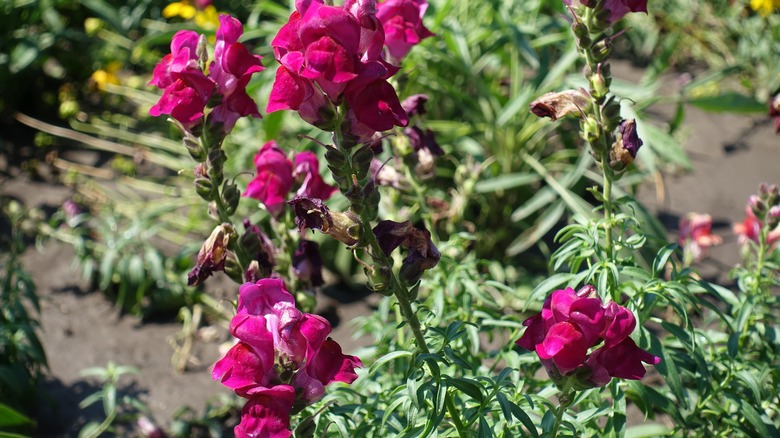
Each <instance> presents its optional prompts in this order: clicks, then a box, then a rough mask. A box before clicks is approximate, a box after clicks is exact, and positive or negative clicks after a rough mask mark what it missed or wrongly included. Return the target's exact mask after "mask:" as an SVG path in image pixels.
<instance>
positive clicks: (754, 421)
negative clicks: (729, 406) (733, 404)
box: [739, 400, 777, 437]
mask: <svg viewBox="0 0 780 438" xmlns="http://www.w3.org/2000/svg"><path fill="white" fill-rule="evenodd" d="M739 411H740V412H741V413H742V415H743V416H744V417H745V418H746V419H747V421H749V422H750V424H751V425H752V426H753V427H754V428H755V430H756V433H757V434H758V436H762V437H768V436H777V431H775V434H770V433H769V429H768V428H767V425H766V424H765V423H764V422H763V420H761V415H760V414H759V413H758V411H756V408H754V407H753V406H751V405H750V403H748V402H747V401H746V400H740V401H739Z"/></svg>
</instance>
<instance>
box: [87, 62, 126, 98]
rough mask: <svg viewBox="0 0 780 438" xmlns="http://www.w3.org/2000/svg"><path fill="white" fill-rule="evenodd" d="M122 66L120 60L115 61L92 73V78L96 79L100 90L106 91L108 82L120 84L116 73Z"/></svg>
mask: <svg viewBox="0 0 780 438" xmlns="http://www.w3.org/2000/svg"><path fill="white" fill-rule="evenodd" d="M120 68H122V64H121V63H120V62H119V61H113V62H111V63H109V64H108V65H107V66H106V69H105V70H103V69H100V70H96V71H95V72H94V73H92V76H91V79H92V80H93V81H95V84H96V85H97V87H98V90H100V91H106V84H113V85H119V78H118V77H117V76H116V73H117V72H118V71H119V69H120Z"/></svg>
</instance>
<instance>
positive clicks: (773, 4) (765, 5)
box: [750, 0, 780, 17]
mask: <svg viewBox="0 0 780 438" xmlns="http://www.w3.org/2000/svg"><path fill="white" fill-rule="evenodd" d="M750 8H751V9H753V10H754V11H756V12H758V13H759V14H761V15H762V16H764V17H766V16H767V15H769V14H771V13H772V11H773V10H774V9H775V8H777V9H780V0H750Z"/></svg>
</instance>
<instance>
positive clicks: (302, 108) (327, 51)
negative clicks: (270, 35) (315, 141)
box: [266, 0, 407, 139]
mask: <svg viewBox="0 0 780 438" xmlns="http://www.w3.org/2000/svg"><path fill="white" fill-rule="evenodd" d="M375 6H376V2H375V1H370V0H363V1H357V2H355V1H347V2H345V4H344V5H343V7H340V6H331V5H327V4H325V3H324V2H323V0H307V1H303V0H299V1H296V10H295V11H294V12H293V13H292V14H291V15H290V18H289V20H288V22H287V23H286V24H285V25H284V26H282V28H281V29H279V32H278V33H277V34H276V37H274V39H273V41H271V46H272V47H273V48H274V56H275V58H276V60H277V61H278V62H279V64H280V66H279V67H278V70H277V71H276V79H275V81H274V85H273V88H272V90H271V95H270V96H269V101H268V107H267V109H266V110H267V111H268V112H273V111H279V110H284V109H290V110H294V111H298V113H299V115H300V116H301V118H303V119H304V120H305V121H306V122H308V123H310V124H312V125H314V126H317V127H319V128H321V129H325V130H331V131H332V130H334V129H335V128H336V126H334V123H335V121H336V110H335V107H336V106H339V105H341V104H342V103H344V102H346V104H347V106H348V107H349V111H347V113H346V114H345V120H346V121H347V123H349V124H350V129H349V131H350V132H351V133H353V135H356V136H357V137H359V138H361V139H367V138H370V136H371V135H373V133H374V132H376V131H386V130H388V129H390V128H392V127H393V126H405V125H406V123H407V118H406V113H405V112H404V110H403V108H401V104H400V102H399V100H398V96H397V95H396V93H395V90H394V89H393V87H392V86H391V85H390V84H389V83H388V82H387V79H388V78H389V77H391V76H392V75H394V74H395V73H396V72H397V71H398V68H397V67H394V66H392V65H391V64H389V63H387V62H386V61H385V60H384V59H383V58H382V56H381V55H382V47H383V44H384V40H385V35H384V32H383V30H382V25H381V23H380V22H379V21H378V20H377V17H376V11H375V9H376V7H375Z"/></svg>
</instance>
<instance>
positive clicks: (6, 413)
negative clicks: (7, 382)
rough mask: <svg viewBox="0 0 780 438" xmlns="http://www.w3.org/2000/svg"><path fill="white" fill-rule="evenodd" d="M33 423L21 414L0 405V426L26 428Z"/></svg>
mask: <svg viewBox="0 0 780 438" xmlns="http://www.w3.org/2000/svg"><path fill="white" fill-rule="evenodd" d="M33 423H34V422H33V420H31V419H30V418H28V417H26V416H25V415H24V414H22V413H21V412H19V411H17V410H15V409H13V408H12V407H10V406H8V405H5V404H2V403H0V426H6V427H8V426H27V425H31V424H33Z"/></svg>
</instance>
